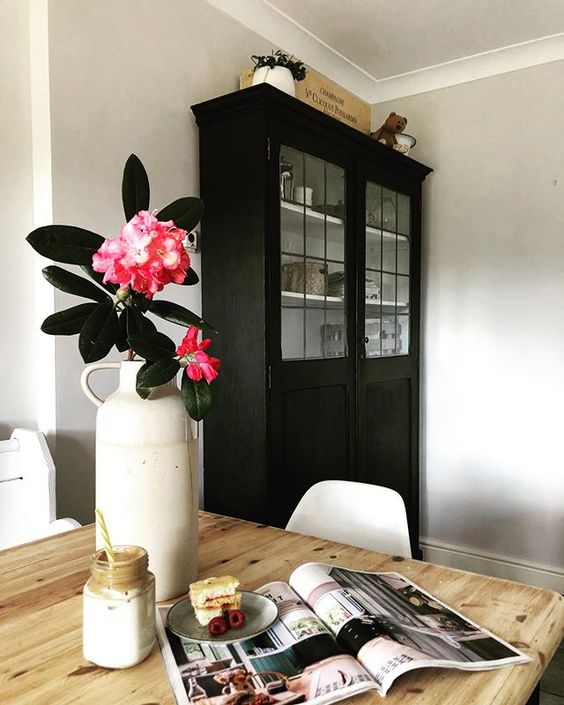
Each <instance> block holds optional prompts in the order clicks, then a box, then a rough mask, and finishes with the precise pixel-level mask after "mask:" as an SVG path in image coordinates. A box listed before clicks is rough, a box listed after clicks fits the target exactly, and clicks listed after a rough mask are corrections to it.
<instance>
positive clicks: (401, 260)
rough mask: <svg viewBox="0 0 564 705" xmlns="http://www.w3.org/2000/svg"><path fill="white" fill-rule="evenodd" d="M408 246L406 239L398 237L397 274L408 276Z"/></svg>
mask: <svg viewBox="0 0 564 705" xmlns="http://www.w3.org/2000/svg"><path fill="white" fill-rule="evenodd" d="M409 246H410V242H409V239H408V238H407V237H401V235H400V236H398V249H397V256H398V274H409Z"/></svg>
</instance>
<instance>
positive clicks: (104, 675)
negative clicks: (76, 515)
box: [0, 512, 564, 705]
mask: <svg viewBox="0 0 564 705" xmlns="http://www.w3.org/2000/svg"><path fill="white" fill-rule="evenodd" d="M93 550H94V528H93V526H87V527H83V528H81V529H77V530H75V531H72V532H70V533H67V534H61V535H59V536H55V537H52V538H49V539H45V540H42V541H37V542H34V543H31V544H26V545H24V546H20V547H17V548H13V549H9V550H7V551H3V552H0V703H2V705H15V704H16V703H17V705H67V704H68V705H71V704H72V705H76V704H81V705H82V704H84V705H90V704H92V705H94V704H96V705H113V704H115V705H118V704H119V705H157V704H158V705H174V698H173V696H172V693H171V690H170V687H169V684H168V680H167V676H166V673H165V671H164V667H163V664H162V660H161V656H160V652H159V649H158V647H155V648H154V649H153V651H152V653H151V655H150V656H149V658H148V659H147V660H146V661H144V662H143V663H141V664H139V665H138V666H135V667H133V668H130V669H127V670H124V671H112V670H108V669H104V668H99V667H97V666H94V665H93V664H91V663H88V662H87V661H86V660H85V659H84V658H83V656H82V587H83V585H84V583H85V582H86V579H87V577H88V574H89V571H88V564H89V556H90V554H91V553H92V552H93ZM307 561H324V562H327V563H333V564H335V565H342V566H346V567H350V568H359V569H366V570H375V571H379V570H388V571H390V570H393V571H397V572H401V573H403V574H404V575H406V576H407V577H409V578H411V579H412V580H414V581H415V582H416V583H418V584H419V585H421V587H423V588H425V589H426V590H429V591H430V592H433V593H434V594H435V595H436V596H437V597H439V598H440V599H441V600H443V601H444V602H446V603H447V604H449V605H450V606H452V607H454V608H455V609H457V610H460V611H461V612H463V613H464V614H466V615H467V616H468V617H470V618H471V619H473V620H475V621H476V622H478V623H480V624H481V625H483V626H484V627H486V628H487V629H489V630H491V631H492V632H494V633H495V634H497V635H498V636H500V637H502V638H503V639H505V640H506V641H508V642H511V643H513V644H514V645H515V646H517V647H518V648H520V649H522V650H523V651H524V652H525V653H526V654H528V655H529V656H531V658H532V662H531V663H529V664H526V665H522V666H514V667H510V668H502V669H498V670H495V671H489V672H479V673H463V672H460V671H454V670H442V669H425V670H420V671H415V672H412V673H409V674H406V675H404V676H402V677H401V678H400V679H398V680H397V681H396V683H394V685H393V686H392V688H391V690H390V692H389V694H388V696H387V697H386V703H388V704H389V705H396V704H397V703H401V704H402V705H430V704H431V703H433V704H434V705H436V704H438V703H440V705H459V704H460V705H462V703H464V705H468V704H469V703H471V704H472V705H502V704H503V705H523V704H524V703H526V701H527V699H528V697H529V695H530V693H531V692H532V691H533V689H534V686H535V684H536V683H537V681H538V680H539V678H540V676H541V674H542V673H543V671H544V669H545V668H546V666H547V664H548V663H549V661H550V659H551V658H552V655H553V654H554V651H555V650H556V648H557V646H558V645H559V643H560V641H561V640H562V637H563V634H564V600H563V598H562V597H561V596H560V595H558V594H556V593H554V592H551V591H549V590H542V589H539V588H534V587H529V586H527V585H521V584H518V583H512V582H509V581H505V580H499V579H497V578H488V577H486V576H482V575H476V574H473V573H466V572H463V571H457V570H452V569H448V568H441V567H439V566H435V565H431V564H429V563H423V562H420V561H414V560H404V559H397V558H394V557H391V556H386V555H384V554H379V553H372V552H370V551H366V550H364V549H360V548H353V547H351V546H344V545H341V544H337V543H332V542H328V541H323V540H321V539H316V538H311V537H305V536H301V535H300V534H293V533H289V532H286V531H282V530H281V529H273V528H270V527H266V526H262V525H256V524H252V523H248V522H244V521H240V520H237V519H231V518H228V517H222V516H217V515H213V514H207V513H204V512H202V513H201V514H200V559H199V565H200V572H199V577H207V576H210V575H217V574H222V573H231V574H233V575H237V576H238V577H239V578H240V580H241V587H243V588H245V589H251V590H252V589H254V588H257V587H258V586H259V585H261V584H263V583H265V582H267V581H269V580H273V579H283V580H285V579H287V578H288V576H289V574H290V572H291V571H292V569H293V568H295V567H296V566H298V565H299V564H301V563H304V562H307ZM355 700H356V702H357V703H359V705H360V704H361V703H362V704H364V703H369V702H370V703H376V702H379V701H380V698H379V696H378V695H376V694H370V695H360V696H357V697H356V698H355Z"/></svg>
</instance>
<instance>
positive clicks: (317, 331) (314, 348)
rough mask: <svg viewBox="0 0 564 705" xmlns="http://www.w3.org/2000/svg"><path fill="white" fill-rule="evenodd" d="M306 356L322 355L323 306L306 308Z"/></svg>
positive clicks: (315, 356)
mask: <svg viewBox="0 0 564 705" xmlns="http://www.w3.org/2000/svg"><path fill="white" fill-rule="evenodd" d="M305 315H306V349H305V356H306V358H309V359H311V358H317V357H323V346H322V342H321V341H322V336H323V325H324V322H325V309H324V308H306V311H305Z"/></svg>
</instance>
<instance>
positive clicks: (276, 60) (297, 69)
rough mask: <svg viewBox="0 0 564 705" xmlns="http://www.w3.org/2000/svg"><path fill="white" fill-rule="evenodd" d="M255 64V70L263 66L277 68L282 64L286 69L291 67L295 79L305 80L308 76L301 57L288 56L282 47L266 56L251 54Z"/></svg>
mask: <svg viewBox="0 0 564 705" xmlns="http://www.w3.org/2000/svg"><path fill="white" fill-rule="evenodd" d="M251 59H252V60H253V62H254V64H255V68H254V70H255V71H256V70H257V69H260V68H262V67H263V66H268V68H271V69H273V68H275V67H276V66H282V67H283V68H285V69H289V70H290V71H291V73H292V76H293V77H294V81H303V80H304V78H305V77H306V73H307V69H306V67H305V65H304V63H303V61H300V60H299V59H294V55H293V54H292V55H291V56H288V54H285V53H284V52H283V51H281V50H280V49H277V50H276V51H273V52H272V53H270V54H267V55H265V56H260V55H257V54H253V55H252V56H251Z"/></svg>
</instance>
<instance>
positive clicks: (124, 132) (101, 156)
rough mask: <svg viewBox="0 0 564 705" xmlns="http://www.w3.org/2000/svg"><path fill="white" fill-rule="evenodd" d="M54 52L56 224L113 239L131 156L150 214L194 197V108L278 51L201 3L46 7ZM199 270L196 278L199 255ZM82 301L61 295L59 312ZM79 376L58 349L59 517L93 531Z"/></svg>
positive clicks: (60, 0) (74, 357)
mask: <svg viewBox="0 0 564 705" xmlns="http://www.w3.org/2000/svg"><path fill="white" fill-rule="evenodd" d="M49 46H50V48H49V63H50V95H51V142H52V169H53V207H54V222H58V223H69V224H73V225H80V226H81V227H84V228H87V229H91V230H93V231H94V232H98V233H100V234H101V235H104V236H110V237H113V236H115V235H117V234H118V232H119V228H120V226H121V224H122V223H123V219H124V216H123V211H122V206H121V176H122V170H123V165H124V162H125V160H126V158H127V156H128V155H129V154H130V153H131V152H135V153H136V154H137V155H138V156H139V157H140V158H141V160H142V161H143V163H144V164H145V167H146V169H147V171H148V174H149V179H150V183H151V207H153V208H158V207H162V206H164V205H166V204H167V203H169V202H170V201H172V200H174V199H175V198H178V197H180V196H184V195H197V193H198V149H197V139H198V137H197V128H196V125H195V121H194V118H193V116H192V114H191V112H190V110H189V108H190V105H192V104H194V103H197V102H200V101H203V100H207V99H209V98H213V97H215V96H218V95H221V94H223V93H227V92H230V91H232V90H236V89H237V88H238V76H239V71H240V70H242V69H244V68H246V67H247V66H248V65H249V57H250V55H251V54H253V53H256V52H257V51H263V50H270V45H267V44H265V42H264V40H263V39H261V38H260V37H258V36H256V35H254V34H253V33H252V32H250V31H249V30H246V29H244V28H243V27H241V26H240V25H238V24H237V23H235V22H234V21H233V20H232V19H230V18H228V17H226V16H224V15H223V14H221V13H220V12H219V11H217V10H215V9H214V8H212V7H210V6H209V5H208V4H207V3H206V2H204V1H203V0H161V1H160V2H155V1H154V0H120V2H114V1H113V0H98V1H97V2H95V3H93V2H89V1H88V0H79V1H77V0H56V2H50V3H49ZM225 168H230V165H228V164H226V166H225ZM193 262H194V268H195V269H196V271H198V270H199V256H198V255H196V256H195V257H194V258H193ZM173 289H174V290H175V291H174V293H171V291H172V290H173ZM159 296H160V297H161V298H167V299H171V298H172V299H174V300H176V301H178V302H179V303H182V304H183V305H185V306H187V307H188V308H190V309H192V310H195V311H199V310H200V288H199V286H197V287H191V288H185V287H175V286H174V285H171V287H170V291H168V290H167V291H166V292H165V293H164V295H163V294H161V295H159ZM77 302H78V300H76V299H75V298H74V297H70V296H68V295H64V294H61V293H60V292H57V295H56V307H57V309H61V308H65V307H67V306H69V305H74V304H75V303H77ZM159 329H161V330H164V331H165V332H167V333H168V334H169V335H170V334H173V335H174V337H175V340H178V341H179V340H180V337H181V336H182V334H183V332H184V331H183V330H182V329H181V328H179V327H176V326H172V325H171V326H169V327H168V329H167V324H164V323H160V324H159ZM108 359H119V355H118V353H115V354H114V355H113V356H109V357H108ZM83 366H84V365H83V362H82V360H81V358H80V355H79V353H78V348H77V338H76V337H71V338H66V337H59V338H57V339H56V429H57V445H56V465H57V475H58V501H59V507H58V509H59V515H71V516H74V517H76V518H77V519H79V520H81V521H91V520H92V518H93V507H94V424H95V412H96V409H95V407H93V406H92V405H91V403H90V402H89V401H87V400H86V398H84V397H83V395H82V392H81V391H80V387H79V377H80V373H81V371H82V369H83ZM98 375H99V378H100V379H99V380H98V381H96V380H95V379H94V384H95V386H96V385H97V389H98V391H99V393H100V394H102V395H106V394H107V393H109V392H110V391H111V390H112V389H113V388H114V386H115V379H113V378H112V375H114V373H112V372H100V373H98Z"/></svg>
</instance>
